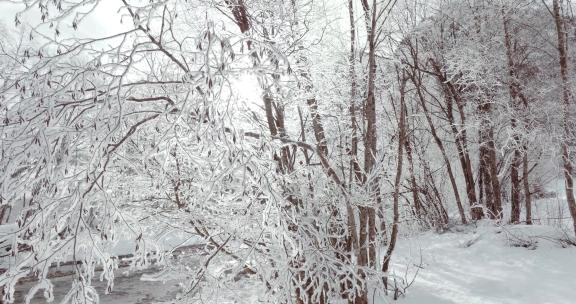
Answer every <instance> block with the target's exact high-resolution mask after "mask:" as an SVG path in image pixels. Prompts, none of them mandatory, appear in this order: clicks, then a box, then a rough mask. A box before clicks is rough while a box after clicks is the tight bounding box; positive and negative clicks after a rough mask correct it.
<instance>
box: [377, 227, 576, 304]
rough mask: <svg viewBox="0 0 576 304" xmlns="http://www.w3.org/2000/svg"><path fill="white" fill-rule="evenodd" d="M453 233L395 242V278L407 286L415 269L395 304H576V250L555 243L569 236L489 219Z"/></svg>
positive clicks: (431, 233)
mask: <svg viewBox="0 0 576 304" xmlns="http://www.w3.org/2000/svg"><path fill="white" fill-rule="evenodd" d="M457 230H460V231H455V232H446V233H443V234H437V233H433V232H427V233H423V234H421V235H418V236H413V237H411V238H402V239H401V240H400V241H399V244H398V247H397V251H396V252H395V255H394V258H393V272H394V274H395V275H396V276H398V277H399V278H402V279H405V280H406V281H408V282H411V281H412V280H413V279H414V274H415V272H416V271H417V270H418V269H419V270H418V274H417V276H416V278H415V279H414V281H413V284H412V285H411V286H410V287H409V288H408V289H407V290H406V294H405V296H401V297H400V300H399V301H398V303H399V304H428V303H429V304H461V303H462V304H464V303H465V304H475V303H478V304H492V303H493V304H516V303H518V304H520V303H522V304H527V303H535V304H536V303H538V304H543V303H550V304H571V303H576V275H575V274H576V247H575V246H570V245H566V244H563V243H562V242H560V241H558V240H557V239H561V238H565V237H566V234H565V233H567V232H563V231H561V230H559V229H558V228H553V227H551V226H545V225H531V226H529V225H515V226H501V227H498V226H495V225H494V223H493V222H488V221H485V222H479V223H478V224H477V225H476V227H473V226H467V227H460V229H457ZM514 245H516V246H520V245H525V246H528V247H527V248H526V247H515V246H514ZM563 247H565V248H563ZM420 265H421V268H418V266H420ZM407 270H408V271H407ZM406 271H407V272H406ZM376 302H377V303H378V302H382V303H387V302H391V301H390V300H385V299H380V300H377V301H376Z"/></svg>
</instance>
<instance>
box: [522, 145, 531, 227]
mask: <svg viewBox="0 0 576 304" xmlns="http://www.w3.org/2000/svg"><path fill="white" fill-rule="evenodd" d="M522 162H523V166H522V167H523V174H522V182H523V184H524V203H525V204H526V224H527V225H532V198H531V196H530V182H529V180H528V173H529V172H530V170H529V169H528V151H526V149H524V157H523V159H522Z"/></svg>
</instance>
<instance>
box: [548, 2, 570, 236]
mask: <svg viewBox="0 0 576 304" xmlns="http://www.w3.org/2000/svg"><path fill="white" fill-rule="evenodd" d="M552 11H553V17H554V24H555V25H556V34H557V39H558V56H559V66H560V77H561V85H562V104H563V111H562V112H563V113H562V114H563V121H562V124H563V127H564V138H563V140H562V144H561V145H562V146H561V150H562V163H563V165H564V182H565V189H566V202H567V203H568V208H569V209H570V215H571V216H572V221H573V228H574V234H576V199H575V198H574V180H573V178H572V174H573V165H572V161H571V160H570V151H569V143H568V142H569V140H570V136H572V132H571V129H570V106H571V97H572V92H571V90H570V82H569V79H568V54H567V53H568V52H567V50H566V37H565V35H566V29H565V21H564V16H562V14H561V12H560V3H559V0H553V1H552Z"/></svg>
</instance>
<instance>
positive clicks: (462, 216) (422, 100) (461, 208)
mask: <svg viewBox="0 0 576 304" xmlns="http://www.w3.org/2000/svg"><path fill="white" fill-rule="evenodd" d="M415 64H416V62H415ZM416 69H417V68H416ZM416 69H414V70H413V71H412V72H411V73H409V77H410V79H411V81H412V83H413V84H414V86H415V87H416V93H417V94H418V99H419V101H420V105H421V106H422V110H423V111H424V115H425V116H426V121H427V122H428V126H429V127H430V132H431V133H432V137H434V141H435V142H436V145H437V146H438V149H439V150H440V153H441V154H442V158H443V159H444V163H445V164H446V171H447V172H448V178H449V179H450V185H451V186H452V190H453V192H454V199H455V200H456V206H457V207H458V213H459V214H460V220H461V222H462V224H467V223H468V221H467V220H466V215H465V212H464V206H463V205H462V200H461V199H460V194H459V192H458V186H457V184H456V178H455V177H454V173H453V171H452V165H451V164H450V159H449V158H448V155H447V154H446V149H445V148H444V144H443V143H442V139H440V137H439V136H438V133H437V132H436V127H435V126H434V123H433V122H432V117H431V116H430V112H429V111H428V108H427V107H426V99H425V98H424V94H423V93H422V89H421V83H420V82H419V81H418V78H417V76H416V75H414V73H416Z"/></svg>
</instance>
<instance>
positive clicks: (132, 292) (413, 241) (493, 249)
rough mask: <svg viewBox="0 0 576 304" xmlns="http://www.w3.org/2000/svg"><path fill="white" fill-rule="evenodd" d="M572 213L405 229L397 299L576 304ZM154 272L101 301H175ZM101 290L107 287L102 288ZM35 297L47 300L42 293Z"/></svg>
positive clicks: (247, 299) (555, 205)
mask: <svg viewBox="0 0 576 304" xmlns="http://www.w3.org/2000/svg"><path fill="white" fill-rule="evenodd" d="M506 207H509V206H506ZM567 216H568V213H567V211H566V202H565V200H564V198H563V196H562V193H560V194H559V195H558V196H557V197H553V198H546V199H540V200H537V201H536V202H535V204H534V219H535V221H534V222H535V225H506V224H499V223H496V222H495V221H488V220H486V221H480V222H477V223H475V224H470V225H466V226H454V227H452V228H451V229H449V231H446V232H444V233H434V232H424V233H417V234H404V235H403V236H402V237H401V238H400V239H399V241H398V245H397V248H396V251H395V253H394V257H393V260H392V271H393V275H394V276H395V277H396V280H397V281H404V282H407V283H408V284H409V286H408V288H406V289H402V290H401V292H402V295H401V296H400V298H399V301H398V302H397V303H398V304H475V303H478V304H516V303H517V304H531V303H534V304H536V303H537V304H543V303H550V304H573V303H576V246H573V245H571V244H569V243H568V242H566V241H565V240H568V239H570V238H571V239H572V240H573V239H574V238H573V235H572V233H573V232H572V231H571V230H570V229H569V227H570V223H571V219H570V218H568V217H567ZM507 217H508V216H507V215H506V214H505V218H507ZM522 218H523V215H522ZM190 262H191V263H192V261H190ZM194 263H199V262H198V261H196V262H194ZM120 271H122V270H120ZM152 277H154V275H151V274H146V275H144V276H142V273H141V272H136V273H132V274H130V275H128V276H126V275H121V274H119V275H117V278H116V282H115V288H114V291H113V292H112V293H111V294H110V295H102V297H101V299H100V300H101V303H104V304H119V303H126V304H130V303H172V301H171V299H172V298H174V297H175V296H176V295H177V294H178V293H180V292H181V289H180V288H179V287H178V284H177V283H178V280H177V279H174V278H172V279H168V280H166V282H164V283H162V282H158V281H156V282H151V281H150V278H152ZM54 283H55V289H56V291H55V296H56V299H58V298H59V296H58V293H59V292H60V293H64V292H66V291H67V288H68V286H69V278H66V277H64V278H58V279H55V282H54ZM253 283H254V282H251V281H250V280H247V281H246V282H245V288H242V290H230V289H227V288H225V287H223V288H220V289H219V290H220V292H218V293H216V294H214V293H212V292H211V293H210V294H204V295H202V297H203V298H204V300H207V299H209V300H207V301H206V303H255V302H258V300H257V299H258V298H259V297H258V294H257V292H256V291H255V289H254V284H253ZM399 285H402V284H399ZM404 285H406V284H404ZM29 288H30V284H29V283H28V284H23V285H20V286H19V288H18V289H19V292H20V297H23V294H22V293H25V292H26V291H27V289H29ZM99 290H100V291H103V286H100V287H99ZM60 298H61V297H60ZM20 299H22V298H20ZM374 299H375V303H392V302H393V301H392V300H391V296H389V297H384V298H383V297H381V298H379V297H378V296H377V295H375V297H374ZM33 303H45V302H44V300H43V299H42V298H41V296H38V297H36V298H35V300H34V301H33Z"/></svg>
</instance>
